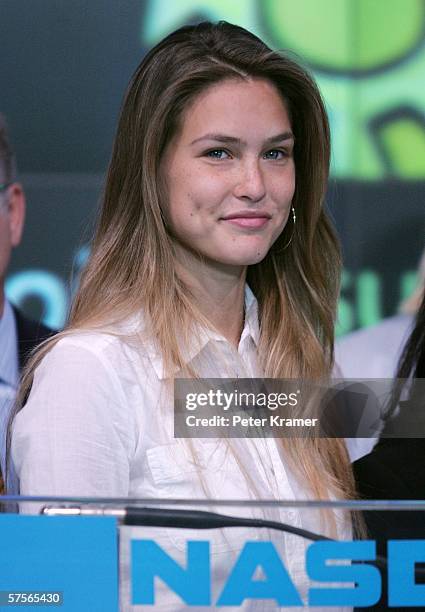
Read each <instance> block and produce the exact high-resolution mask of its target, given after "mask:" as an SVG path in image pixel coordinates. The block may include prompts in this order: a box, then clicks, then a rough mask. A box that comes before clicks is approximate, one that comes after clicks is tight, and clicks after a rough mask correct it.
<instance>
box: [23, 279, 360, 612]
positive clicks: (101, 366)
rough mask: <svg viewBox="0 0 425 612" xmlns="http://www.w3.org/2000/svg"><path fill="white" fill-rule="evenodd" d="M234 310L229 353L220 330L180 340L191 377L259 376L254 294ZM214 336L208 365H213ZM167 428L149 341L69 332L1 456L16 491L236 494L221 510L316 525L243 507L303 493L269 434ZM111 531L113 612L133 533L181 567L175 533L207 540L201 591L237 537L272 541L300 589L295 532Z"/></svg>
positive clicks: (166, 403)
mask: <svg viewBox="0 0 425 612" xmlns="http://www.w3.org/2000/svg"><path fill="white" fill-rule="evenodd" d="M245 313H246V314H245V324H244V329H243V332H242V335H241V339H240V342H239V346H238V349H237V353H236V351H235V349H234V348H233V347H231V345H230V344H229V343H228V342H227V340H225V339H224V338H223V337H222V336H220V335H218V334H214V333H212V332H209V331H204V332H202V333H201V336H200V339H199V342H197V343H196V344H194V346H193V347H191V349H190V351H189V354H188V355H186V357H187V358H188V359H190V360H191V363H192V364H193V365H194V366H195V368H196V369H197V370H198V372H199V373H200V375H201V376H203V377H210V378H213V377H227V376H229V375H230V374H229V372H230V371H231V372H232V374H231V375H232V376H235V375H236V376H237V375H240V376H241V377H260V376H261V373H260V372H259V369H258V365H257V358H256V345H257V342H258V336H259V328H258V309H257V301H256V299H255V297H254V295H253V294H252V292H251V291H250V289H249V288H248V287H247V288H246V292H245ZM131 325H133V323H132V324H131ZM217 343H219V345H220V349H221V350H220V357H221V359H220V361H217V360H214V348H217V346H218V344H217ZM173 431H174V415H173V405H172V398H170V396H169V394H167V389H166V379H165V377H164V370H163V363H162V359H161V357H160V355H158V353H157V352H156V351H155V349H154V348H153V347H152V345H150V344H149V343H148V342H146V343H144V344H143V345H141V344H140V343H136V342H135V341H134V340H131V339H128V338H127V339H125V337H123V336H122V335H121V336H120V335H117V334H115V335H112V334H110V333H106V332H102V333H101V332H94V331H90V332H78V333H75V334H73V335H71V336H69V337H66V338H64V339H61V340H60V341H59V342H58V343H57V344H56V345H55V346H54V348H53V349H52V350H51V351H50V353H48V355H47V356H46V357H45V358H44V359H43V361H42V363H41V364H40V365H39V367H38V368H37V370H36V372H35V377H34V383H33V387H32V391H31V395H30V398H29V401H28V403H27V404H26V406H25V407H24V408H23V409H22V411H21V412H20V413H19V414H18V416H17V417H16V421H15V425H14V431H13V445H12V446H13V448H12V456H13V461H14V464H15V467H16V470H17V473H18V476H19V478H20V485H21V493H22V494H24V495H52V496H53V495H55V496H56V495H61V496H91V497H96V496H98V497H107V496H111V497H127V496H128V497H132V498H169V499H172V498H182V499H192V500H196V499H223V500H225V499H240V500H241V507H240V508H228V509H226V511H227V513H228V514H240V515H242V516H258V517H259V518H270V519H272V520H273V519H274V520H278V521H279V520H281V521H283V522H287V523H290V524H292V525H297V526H302V527H305V528H307V529H311V530H313V531H314V530H315V531H319V532H320V531H321V530H323V526H322V525H321V522H320V517H319V513H318V511H314V513H313V511H308V512H302V511H295V510H285V509H281V510H261V511H258V509H257V510H253V509H251V508H243V505H242V502H243V500H247V499H259V500H261V499H281V500H294V499H308V498H309V496H310V497H311V494H310V493H309V491H308V490H307V489H306V488H305V487H303V486H300V485H299V484H298V483H297V481H296V479H295V478H294V476H293V475H292V474H291V473H290V472H289V470H287V469H286V467H285V461H284V459H282V453H281V451H280V450H279V446H278V442H277V441H276V440H275V439H273V438H260V439H232V440H223V439H211V438H204V439H192V440H191V441H190V442H191V444H192V446H193V449H194V452H192V451H191V450H190V446H188V444H187V442H186V441H183V440H179V439H175V438H174V437H173ZM247 475H248V477H247ZM207 509H208V508H207ZM211 510H214V508H211ZM215 510H217V511H220V509H219V508H215ZM221 511H223V510H222V509H221ZM338 520H339V521H340V523H339V531H340V534H341V535H342V536H344V537H349V535H350V527H349V525H346V524H345V523H343V522H342V519H341V517H338ZM123 531H124V530H122V536H123V537H122V538H121V547H122V548H121V554H122V558H123V562H122V565H123V567H122V581H121V598H122V599H121V609H122V610H132V609H133V608H132V607H131V606H130V604H129V601H130V594H129V576H128V572H129V567H128V565H127V561H126V559H127V558H128V557H129V551H128V542H129V538H130V537H141V534H144V537H146V536H147V535H148V537H154V538H155V539H156V541H157V542H158V543H160V544H161V545H162V546H164V548H165V549H166V550H168V551H169V554H170V555H173V556H174V558H176V560H179V561H180V562H181V563H182V564H185V562H186V561H185V542H186V540H187V539H196V538H198V539H208V540H210V541H211V551H212V554H213V559H214V560H213V562H212V571H213V576H214V584H213V597H214V596H215V597H216V596H217V593H218V592H219V591H220V588H221V586H222V585H223V582H224V580H225V577H226V576H227V575H228V573H229V571H230V567H231V565H232V563H233V562H234V560H235V558H236V555H237V552H240V550H241V547H242V544H243V542H244V541H246V540H253V539H266V540H267V539H272V540H273V542H274V543H275V546H276V547H277V548H278V550H279V553H280V555H281V557H282V559H283V560H284V563H285V565H286V567H287V568H288V570H289V572H290V574H291V576H292V578H293V580H294V582H295V584H296V585H297V588H298V590H299V592H300V594H301V596H305V590H306V585H307V579H306V577H305V573H304V552H305V545H306V543H305V542H304V541H303V540H302V539H301V538H299V537H296V536H291V535H286V534H283V533H277V532H276V533H271V532H270V533H268V532H265V531H264V530H257V531H255V530H252V529H244V528H237V529H226V530H220V531H215V532H214V531H212V532H209V531H208V532H205V531H203V530H201V531H192V530H184V531H183V530H178V529H165V528H164V529H159V528H156V529H152V528H150V529H149V530H146V529H145V530H143V529H141V528H128V527H127V528H125V535H124V534H123ZM158 589H159V590H158V609H161V610H167V609H169V610H173V611H174V612H176V611H177V610H183V609H185V606H184V605H182V603H181V601H180V600H179V599H178V598H177V596H173V594H172V593H171V592H170V591H169V590H168V589H167V588H166V587H164V586H163V585H162V583H161V584H158ZM160 602H161V606H160V605H159V603H160ZM139 609H142V608H141V607H139V606H136V607H134V610H139ZM190 609H191V610H192V609H193V610H195V609H196V608H192V607H191V608H190ZM239 609H242V608H239ZM243 609H249V610H254V609H255V610H266V609H270V610H274V609H276V602H272V603H270V607H268V604H267V603H266V602H264V601H263V602H261V603H259V602H257V603H255V602H252V601H248V600H247V601H245V605H244V606H243ZM202 610H205V608H202Z"/></svg>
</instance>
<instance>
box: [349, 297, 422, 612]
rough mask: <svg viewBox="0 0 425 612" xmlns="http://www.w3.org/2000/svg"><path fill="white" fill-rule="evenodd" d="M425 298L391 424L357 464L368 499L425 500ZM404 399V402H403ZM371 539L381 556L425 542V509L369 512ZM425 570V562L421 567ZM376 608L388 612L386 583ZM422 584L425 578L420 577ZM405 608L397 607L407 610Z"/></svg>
mask: <svg viewBox="0 0 425 612" xmlns="http://www.w3.org/2000/svg"><path fill="white" fill-rule="evenodd" d="M424 379H425V295H423V299H422V304H421V306H420V308H419V311H418V314H417V317H416V321H415V326H414V329H413V331H412V333H411V334H410V336H409V339H408V341H407V343H406V346H405V348H404V351H403V354H402V356H401V358H400V362H399V365H398V371H397V377H396V380H395V384H394V388H393V392H392V396H391V398H390V403H389V409H388V415H387V419H386V424H385V427H384V430H383V433H382V437H381V439H380V440H379V442H378V444H377V445H376V446H375V447H374V449H373V451H372V452H371V453H370V454H369V455H366V456H365V457H362V458H361V459H358V460H357V461H355V462H354V464H353V469H354V474H355V478H356V482H357V487H358V490H359V493H360V495H361V496H362V497H363V498H366V499H385V500H386V499H392V500H409V499H410V500H418V499H424V496H425V469H424V465H425V423H424V414H425V385H424V382H425V381H424ZM400 400H401V401H400ZM365 521H366V525H367V528H368V531H369V537H370V538H371V539H374V540H377V542H378V549H379V553H380V554H381V555H383V556H386V554H387V550H386V549H387V542H388V540H404V539H413V540H415V539H423V537H424V531H425V511H416V512H414V511H413V512H409V511H402V512H400V511H399V512H392V511H383V512H377V511H373V512H365ZM421 565H422V566H423V564H421ZM383 577H384V584H383V595H382V598H381V600H380V602H379V603H378V604H377V605H376V606H374V607H373V609H374V610H387V609H388V604H387V584H386V580H385V579H386V576H385V573H384V576H383ZM417 582H418V583H423V574H422V575H419V576H418V578H417ZM402 609H404V608H394V610H402Z"/></svg>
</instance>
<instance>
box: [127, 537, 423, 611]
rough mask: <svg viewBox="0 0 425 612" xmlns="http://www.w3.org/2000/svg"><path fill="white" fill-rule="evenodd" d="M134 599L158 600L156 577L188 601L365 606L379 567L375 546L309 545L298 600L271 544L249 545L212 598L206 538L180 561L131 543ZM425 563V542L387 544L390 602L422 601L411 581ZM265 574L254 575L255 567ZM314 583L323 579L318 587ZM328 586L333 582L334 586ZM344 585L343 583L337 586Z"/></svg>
mask: <svg viewBox="0 0 425 612" xmlns="http://www.w3.org/2000/svg"><path fill="white" fill-rule="evenodd" d="M131 554H132V559H131V561H132V597H133V601H132V603H133V604H134V605H151V606H154V605H159V604H160V603H161V601H160V600H159V598H157V597H156V592H155V587H156V585H157V583H158V581H157V580H156V579H157V578H160V579H161V580H162V582H163V583H165V584H166V585H167V588H169V589H171V590H172V591H173V592H174V593H175V594H177V595H178V596H179V597H180V598H181V600H182V601H183V602H184V603H185V604H186V605H187V606H210V605H214V606H217V607H220V606H223V607H226V606H240V605H242V604H243V602H244V601H245V600H269V601H274V602H276V604H277V605H278V606H302V605H304V604H305V603H307V604H308V605H309V606H310V607H312V608H314V607H315V606H328V607H332V606H357V607H367V606H372V605H374V604H375V603H377V602H378V601H379V599H380V597H381V588H382V580H381V572H380V570H379V569H378V568H377V567H375V565H373V561H374V560H375V559H376V543H375V542H374V541H371V540H364V541H355V542H332V541H322V542H313V543H312V544H310V546H309V547H308V549H307V552H306V558H305V569H306V575H307V576H308V578H309V579H310V580H312V581H313V580H314V581H315V586H314V587H310V588H309V591H308V601H307V602H303V601H302V599H301V597H300V594H299V593H298V591H297V587H296V585H295V584H294V582H293V581H292V579H291V576H290V573H289V572H288V570H287V569H286V567H285V565H284V563H283V561H282V559H281V558H280V556H279V554H278V552H277V550H276V548H275V547H274V545H273V544H272V542H268V541H264V542H258V541H255V542H246V543H245V545H244V546H243V548H242V550H241V552H240V554H239V556H238V558H237V559H236V561H235V563H234V565H233V567H232V568H231V570H230V572H229V575H228V576H227V579H226V582H225V584H224V586H223V589H222V591H221V593H220V594H219V596H218V598H216V599H215V600H213V598H212V595H211V584H212V580H213V575H212V567H211V554H210V543H209V542H208V541H200V540H196V541H190V540H189V541H188V542H187V546H186V563H185V565H184V566H182V565H181V564H179V563H178V562H177V561H176V560H175V559H173V557H172V556H170V555H169V554H168V553H167V552H166V551H165V550H163V549H162V548H161V547H160V546H159V545H158V544H157V543H156V542H154V541H153V540H134V541H133V542H132V549H131ZM421 562H425V540H393V541H389V542H388V569H387V570H386V571H387V572H388V607H389V608H391V607H395V606H407V607H412V608H414V607H422V609H424V606H425V584H416V583H415V564H417V563H421ZM259 569H260V570H261V573H262V579H255V578H254V576H255V574H257V575H258V570H259ZM317 583H326V584H323V586H317ZM332 583H334V585H333V586H332ZM341 583H345V584H344V585H341Z"/></svg>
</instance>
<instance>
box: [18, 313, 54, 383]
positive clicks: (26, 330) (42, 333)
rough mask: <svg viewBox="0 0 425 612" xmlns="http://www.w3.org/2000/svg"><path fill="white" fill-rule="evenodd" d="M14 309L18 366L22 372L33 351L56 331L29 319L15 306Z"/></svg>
mask: <svg viewBox="0 0 425 612" xmlns="http://www.w3.org/2000/svg"><path fill="white" fill-rule="evenodd" d="M12 308H13V312H14V315H15V320H16V331H17V336H18V365H19V370H20V371H21V370H22V368H23V367H24V365H25V363H26V360H27V359H28V357H29V355H30V353H31V351H32V350H33V349H34V348H35V347H36V346H37V345H38V344H40V342H42V341H43V340H45V339H46V338H48V337H49V336H51V335H52V334H53V333H54V331H53V329H50V327H47V326H46V325H43V324H42V323H39V322H36V321H32V320H31V319H27V318H26V317H24V315H23V314H22V313H21V312H20V311H19V310H18V309H17V308H16V307H15V306H12Z"/></svg>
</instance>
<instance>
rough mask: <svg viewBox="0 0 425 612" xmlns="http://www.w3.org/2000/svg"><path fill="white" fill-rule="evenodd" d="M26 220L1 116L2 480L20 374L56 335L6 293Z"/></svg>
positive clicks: (0, 459)
mask: <svg viewBox="0 0 425 612" xmlns="http://www.w3.org/2000/svg"><path fill="white" fill-rule="evenodd" d="M24 220H25V195H24V191H23V189H22V186H21V185H20V183H18V182H17V181H16V175H15V161H14V156H13V152H12V149H11V146H10V142H9V138H8V134H7V129H6V122H5V120H4V118H3V116H2V115H0V480H1V468H3V471H4V463H5V431H6V426H7V421H8V418H9V413H10V409H11V406H12V404H13V401H14V397H15V393H16V388H17V385H18V381H19V375H20V372H21V370H22V368H23V366H24V365H25V361H26V359H27V358H28V356H29V354H30V353H31V351H32V349H33V348H34V347H35V346H36V345H37V344H38V343H39V342H41V340H43V339H44V338H46V337H47V336H48V335H49V334H51V333H52V330H50V329H48V328H47V327H45V326H44V325H42V324H41V323H37V322H35V321H30V320H28V319H26V318H25V317H24V316H23V315H22V314H21V313H20V312H19V310H18V309H17V308H16V307H14V306H12V305H11V304H10V303H9V302H8V300H7V298H6V296H5V293H4V282H5V278H6V271H7V267H8V265H9V261H10V256H11V252H12V249H13V248H14V247H16V246H18V244H19V243H20V241H21V236H22V230H23V227H24ZM0 489H1V482H0Z"/></svg>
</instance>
